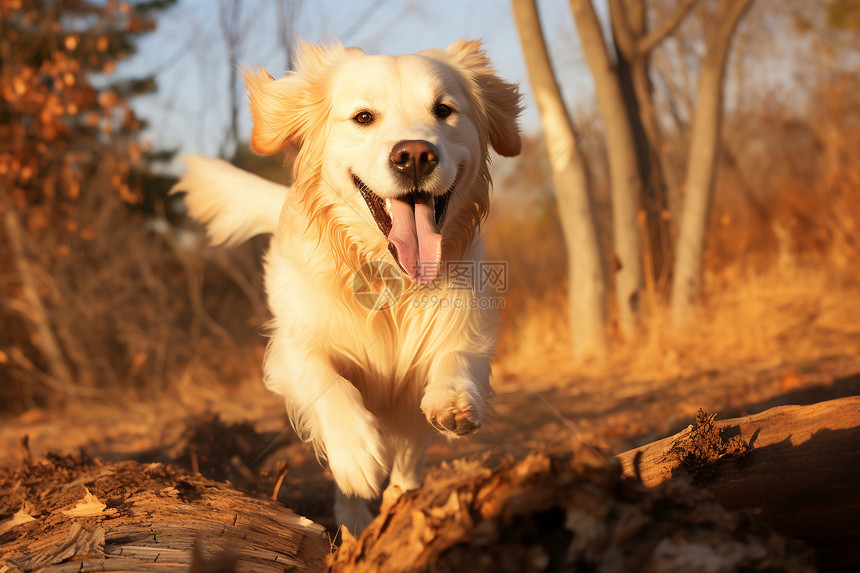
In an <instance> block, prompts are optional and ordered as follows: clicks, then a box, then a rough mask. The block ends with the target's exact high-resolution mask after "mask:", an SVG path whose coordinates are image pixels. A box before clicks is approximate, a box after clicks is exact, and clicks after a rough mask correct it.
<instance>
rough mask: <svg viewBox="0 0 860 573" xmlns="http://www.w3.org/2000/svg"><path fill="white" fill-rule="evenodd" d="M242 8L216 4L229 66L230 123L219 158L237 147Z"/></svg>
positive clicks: (233, 0)
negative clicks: (237, 71) (238, 71)
mask: <svg viewBox="0 0 860 573" xmlns="http://www.w3.org/2000/svg"><path fill="white" fill-rule="evenodd" d="M241 15H242V8H241V3H240V2H239V0H221V2H220V3H219V4H218V23H219V25H220V27H221V34H222V35H223V36H224V44H225V46H226V47H227V61H228V63H229V65H230V73H229V74H228V76H227V77H228V79H227V82H228V88H227V97H228V100H227V101H228V102H229V103H228V105H229V106H230V123H229V124H228V125H227V134H226V135H225V137H224V141H223V142H222V143H221V152H220V155H221V157H227V156H228V155H230V154H231V153H232V152H235V150H236V148H237V147H238V145H239V92H238V83H237V82H238V78H239V75H238V74H237V73H236V70H237V69H238V67H239V53H240V51H241V47H242V37H243V30H242V24H241V19H240V17H241Z"/></svg>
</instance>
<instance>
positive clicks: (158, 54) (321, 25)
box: [120, 0, 593, 155]
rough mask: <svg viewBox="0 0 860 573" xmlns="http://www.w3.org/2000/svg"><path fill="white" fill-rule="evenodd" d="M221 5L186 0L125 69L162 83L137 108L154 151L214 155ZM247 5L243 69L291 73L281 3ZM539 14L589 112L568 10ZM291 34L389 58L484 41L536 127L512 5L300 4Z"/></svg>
mask: <svg viewBox="0 0 860 573" xmlns="http://www.w3.org/2000/svg"><path fill="white" fill-rule="evenodd" d="M219 5H220V1H219V0H180V2H179V4H178V5H177V6H176V7H175V8H172V9H171V10H169V11H168V12H165V13H164V14H162V15H161V17H160V18H159V25H158V29H157V30H156V31H155V32H153V33H152V34H149V35H148V36H146V37H145V38H143V39H142V41H141V42H140V44H139V48H140V49H139V53H138V54H137V56H135V57H134V58H133V59H132V60H130V61H128V62H126V63H125V64H124V65H123V66H122V67H121V68H120V73H122V74H124V75H139V74H145V73H152V72H154V73H155V74H156V77H157V80H158V83H159V91H158V93H157V94H155V95H152V96H147V97H145V98H141V99H140V100H139V101H137V102H135V107H136V108H137V109H138V111H139V112H140V114H141V115H143V116H144V117H145V118H147V119H148V120H149V121H150V123H151V128H150V129H149V131H148V133H147V138H148V139H149V140H151V141H152V142H153V144H154V145H155V147H156V148H163V147H178V148H180V150H181V152H183V153H204V154H208V155H215V154H217V153H218V150H219V147H220V145H221V142H222V141H223V139H224V134H225V131H226V128H227V122H228V117H229V98H228V81H229V77H228V74H229V73H231V71H230V68H229V64H228V61H229V60H228V58H227V50H226V45H225V42H224V40H223V35H222V33H221V30H220V26H219ZM241 6H242V14H241V16H240V18H239V21H240V26H241V28H242V30H243V34H242V36H243V38H244V39H243V45H242V47H241V57H240V60H241V61H242V62H243V63H245V64H248V65H262V66H263V67H265V68H267V69H268V70H269V71H270V72H271V73H272V74H273V75H275V76H276V77H277V76H280V75H282V73H283V72H284V71H285V69H286V64H285V57H284V53H283V51H282V50H281V49H280V47H279V45H278V40H277V37H278V26H277V11H276V2H275V1H274V0H243V1H242V5H241ZM539 8H540V11H541V17H542V19H543V21H544V29H545V32H546V34H547V37H548V43H549V45H550V46H551V50H552V57H553V63H554V65H555V67H556V69H557V72H558V73H559V76H560V78H561V81H562V83H563V90H564V93H565V97H566V98H567V99H568V103H569V104H570V105H571V107H572V108H573V109H577V108H580V107H582V106H585V105H588V104H589V103H590V101H591V98H592V97H593V92H592V86H591V80H590V78H589V74H588V70H587V68H586V67H585V64H584V62H583V60H582V57H581V53H580V51H579V47H578V40H577V37H576V32H575V29H574V23H573V19H572V17H571V15H570V10H569V7H568V3H567V2H566V1H564V0H543V1H540V2H539ZM294 30H295V33H296V35H297V36H298V37H301V38H302V39H304V40H305V41H309V42H317V41H321V40H325V39H327V38H331V37H338V38H342V40H343V41H344V43H345V44H348V45H356V46H359V47H361V48H363V49H364V50H365V51H367V52H371V53H390V54H402V53H408V52H414V51H417V50H422V49H426V48H431V47H440V46H445V45H448V44H450V43H452V42H454V41H456V40H458V39H460V38H480V39H483V40H484V42H485V47H486V49H487V52H488V53H489V55H490V58H491V59H492V60H493V61H494V63H495V64H496V67H497V68H498V70H499V73H500V74H501V75H502V76H504V77H505V78H507V79H511V80H514V81H519V82H521V87H522V90H523V92H524V93H525V96H526V105H527V111H526V113H525V116H524V118H523V125H524V127H525V129H526V130H528V131H537V130H539V128H540V123H539V118H538V115H537V112H536V110H535V106H534V101H533V100H532V98H531V94H530V88H529V85H528V77H527V73H526V69H525V65H524V63H523V59H522V54H521V51H520V44H519V38H518V36H517V31H516V27H515V25H514V21H513V17H512V15H511V9H510V4H509V2H508V1H507V0H470V1H464V0H434V2H432V3H427V2H422V1H413V0H381V1H378V0H353V1H349V0H316V1H311V0H304V1H302V2H301V3H300V5H299V9H298V18H297V19H296V21H295V25H294ZM240 89H241V82H240ZM242 101H245V99H244V93H243V94H242ZM248 133H250V115H249V113H248V111H247V109H246V108H245V107H244V106H243V107H242V110H241V123H240V134H241V135H242V136H246V135H247V134H248Z"/></svg>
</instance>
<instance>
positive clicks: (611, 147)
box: [570, 0, 642, 336]
mask: <svg viewBox="0 0 860 573" xmlns="http://www.w3.org/2000/svg"><path fill="white" fill-rule="evenodd" d="M570 9H571V11H572V12H573V16H574V19H575V20H576V28H577V30H578V31H579V38H580V41H581V43H582V51H583V52H584V53H585V59H586V61H587V62H588V67H589V69H590V70H591V75H592V76H593V77H594V86H595V90H596V93H597V104H598V107H599V108H600V112H601V115H602V117H603V125H604V128H605V129H606V147H607V149H608V155H609V176H610V177H609V178H610V188H611V194H612V234H613V238H614V249H613V251H614V254H615V256H616V257H617V262H618V263H619V265H618V266H617V269H616V272H615V277H614V278H615V299H616V303H617V306H618V323H619V326H620V327H621V332H622V333H623V334H625V335H627V336H630V335H631V334H632V333H633V330H634V328H635V326H636V320H637V314H638V307H639V303H640V299H641V296H642V249H641V247H640V242H639V225H638V222H637V215H638V212H639V196H640V194H641V189H642V180H641V179H640V175H639V170H638V163H637V154H636V143H635V140H634V137H633V126H632V124H631V122H630V117H629V115H628V113H627V108H626V106H625V103H624V97H623V96H622V94H621V86H620V84H619V82H618V75H617V71H616V69H615V67H614V66H613V65H612V63H611V62H610V60H609V52H608V51H607V49H606V43H605V42H604V39H603V32H602V31H601V28H600V22H599V21H598V20H597V14H596V13H595V11H594V6H593V5H592V4H591V0H570Z"/></svg>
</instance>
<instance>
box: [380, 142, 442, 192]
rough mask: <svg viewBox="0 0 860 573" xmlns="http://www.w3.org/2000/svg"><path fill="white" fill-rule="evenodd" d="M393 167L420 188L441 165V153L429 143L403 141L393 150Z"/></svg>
mask: <svg viewBox="0 0 860 573" xmlns="http://www.w3.org/2000/svg"><path fill="white" fill-rule="evenodd" d="M389 159H390V160H391V166H392V167H393V168H394V170H395V171H397V172H398V173H401V174H402V175H403V176H404V177H407V178H408V179H410V180H411V181H412V183H414V184H415V186H416V187H417V186H418V183H419V181H421V180H422V179H424V178H425V177H427V176H428V175H430V173H431V172H432V171H433V170H434V169H435V168H436V166H437V165H438V164H439V153H438V151H436V147H434V146H433V144H432V143H430V142H429V141H422V140H420V139H412V140H407V141H401V142H400V143H398V144H397V145H395V146H394V148H393V149H392V150H391V155H390V156H389Z"/></svg>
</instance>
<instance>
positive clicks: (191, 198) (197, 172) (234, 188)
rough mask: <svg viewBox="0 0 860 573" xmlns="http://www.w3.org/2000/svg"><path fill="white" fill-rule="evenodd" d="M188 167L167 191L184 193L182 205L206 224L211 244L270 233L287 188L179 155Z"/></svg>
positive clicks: (204, 159)
mask: <svg viewBox="0 0 860 573" xmlns="http://www.w3.org/2000/svg"><path fill="white" fill-rule="evenodd" d="M181 159H182V161H183V162H184V163H185V165H187V166H188V171H186V172H185V173H184V174H183V175H182V177H181V178H180V179H179V182H178V183H177V184H176V185H174V186H173V188H172V189H171V190H170V193H181V192H185V193H186V195H185V206H186V208H187V209H188V214H189V215H190V216H191V217H192V218H193V219H195V220H197V221H200V222H201V223H205V224H206V234H207V235H208V236H209V240H210V242H211V243H212V244H213V245H238V244H239V243H242V242H244V241H247V240H248V239H250V238H251V237H254V236H256V235H265V234H270V233H274V232H275V229H277V227H278V218H279V217H280V214H281V207H282V206H283V205H284V199H286V196H287V192H288V191H289V187H285V186H283V185H278V184H277V183H272V182H271V181H267V180H266V179H263V178H262V177H258V176H257V175H254V174H253V173H248V172H247V171H243V170H241V169H239V168H238V167H234V166H233V165H231V164H229V163H227V162H226V161H222V160H220V159H212V158H209V157H204V156H202V155H183V156H182V157H181Z"/></svg>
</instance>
